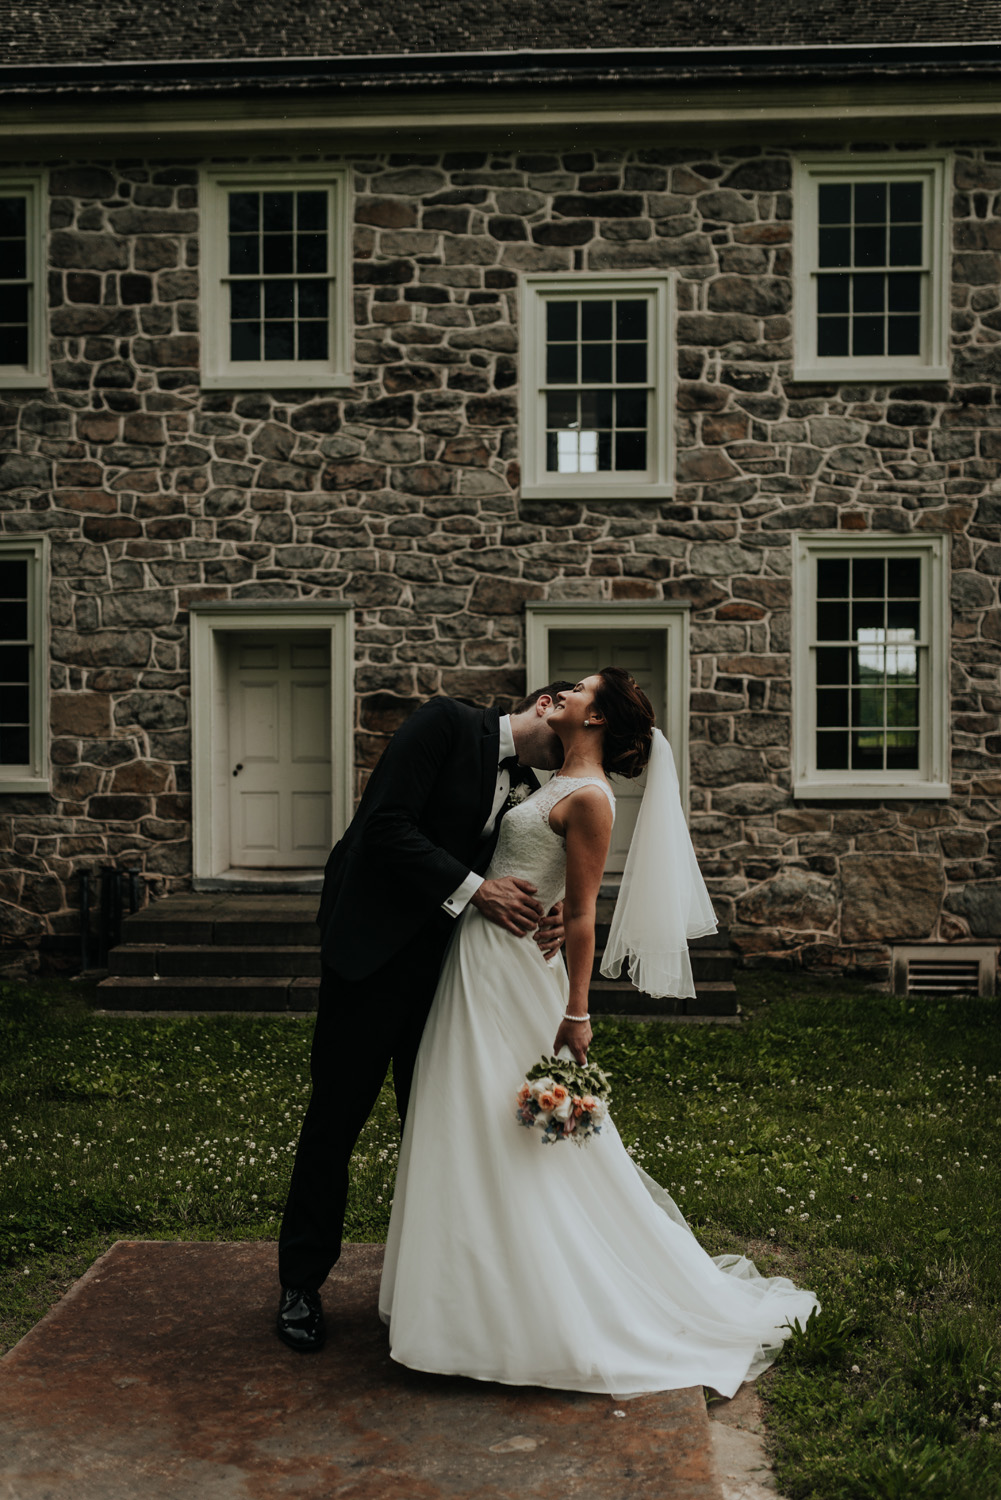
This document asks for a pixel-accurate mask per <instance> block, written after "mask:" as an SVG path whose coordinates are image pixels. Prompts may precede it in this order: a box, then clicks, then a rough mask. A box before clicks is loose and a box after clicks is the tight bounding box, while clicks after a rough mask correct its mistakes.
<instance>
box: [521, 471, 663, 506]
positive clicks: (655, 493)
mask: <svg viewBox="0 0 1001 1500" xmlns="http://www.w3.org/2000/svg"><path fill="white" fill-rule="evenodd" d="M673 494H674V485H673V484H667V483H653V482H650V481H647V482H641V483H636V484H628V483H621V482H620V483H618V484H617V483H615V481H614V480H605V481H602V479H601V476H600V475H599V476H597V477H596V480H595V482H594V483H593V484H591V483H588V482H587V481H582V480H580V479H579V478H578V477H577V476H576V475H574V476H573V477H572V478H567V479H565V480H560V481H554V482H551V483H548V484H546V483H538V484H535V483H531V482H527V483H523V484H522V486H521V497H522V499H523V500H598V501H600V500H667V499H670V497H671V496H672V495H673Z"/></svg>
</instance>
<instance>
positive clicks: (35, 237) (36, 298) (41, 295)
mask: <svg viewBox="0 0 1001 1500" xmlns="http://www.w3.org/2000/svg"><path fill="white" fill-rule="evenodd" d="M46 187H47V184H46V178H45V174H44V173H41V172H33V173H31V174H30V175H28V174H27V173H21V172H2V173H0V194H8V193H16V194H23V195H24V197H25V198H26V199H27V230H28V233H27V241H28V243H27V265H26V267H25V270H26V271H27V281H28V362H27V364H25V365H2V364H0V388H4V389H7V390H11V389H13V390H22V391H23V390H35V389H37V388H38V387H47V386H48V383H49V374H48V365H47V361H46V347H45V344H46V306H47V303H48V297H47V288H46V276H45V261H46V254H45V243H46V242H45V203H46V196H47V195H46Z"/></svg>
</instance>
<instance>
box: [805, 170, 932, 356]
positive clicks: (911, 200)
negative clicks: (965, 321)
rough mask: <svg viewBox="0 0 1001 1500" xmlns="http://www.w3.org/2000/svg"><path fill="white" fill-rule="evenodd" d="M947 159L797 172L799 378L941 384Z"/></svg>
mask: <svg viewBox="0 0 1001 1500" xmlns="http://www.w3.org/2000/svg"><path fill="white" fill-rule="evenodd" d="M945 189H946V160H945V158H944V157H921V158H916V157H910V156H903V155H901V156H895V155H894V156H880V157H865V158H861V159H860V158H856V157H853V156H836V157H834V156H831V157H826V156H825V157H817V158H803V159H801V160H799V161H798V162H797V163H796V165H795V170H794V176H793V195H794V197H793V201H794V212H795V239H794V249H795V267H796V272H795V274H796V286H795V322H796V366H795V372H794V374H795V378H796V379H797V380H829V379H831V378H832V377H843V378H846V379H850V380H859V379H864V380H903V381H907V380H937V379H944V378H946V377H947V376H948V363H947V349H948V345H947V336H948V286H947V278H946V266H947V259H946V256H947V244H948V237H947V219H948V207H947V203H946V192H945Z"/></svg>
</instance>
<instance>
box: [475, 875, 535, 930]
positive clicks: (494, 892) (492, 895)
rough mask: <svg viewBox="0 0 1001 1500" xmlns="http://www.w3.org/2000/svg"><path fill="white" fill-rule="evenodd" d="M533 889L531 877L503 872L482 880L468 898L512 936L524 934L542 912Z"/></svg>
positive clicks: (489, 919)
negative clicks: (526, 877)
mask: <svg viewBox="0 0 1001 1500" xmlns="http://www.w3.org/2000/svg"><path fill="white" fill-rule="evenodd" d="M535 891H536V887H535V886H534V885H533V884H532V882H531V881H530V880H521V879H520V878H519V877H518V876H517V875H502V876H501V878H500V879H499V880H484V882H483V884H482V885H481V886H480V887H479V889H478V890H477V891H476V892H475V894H474V895H473V896H472V897H471V901H472V905H473V906H475V907H476V908H477V910H478V911H481V912H482V913H483V915H484V916H485V917H486V918H487V920H488V921H489V922H496V924H497V926H498V927H504V928H505V929H506V930H507V931H508V932H513V933H514V935H515V937H524V935H525V933H526V932H532V931H533V930H534V929H535V928H536V927H537V926H538V924H539V920H540V918H541V917H542V915H543V911H542V907H541V906H540V905H539V903H538V901H536V900H534V899H533V898H534V896H535Z"/></svg>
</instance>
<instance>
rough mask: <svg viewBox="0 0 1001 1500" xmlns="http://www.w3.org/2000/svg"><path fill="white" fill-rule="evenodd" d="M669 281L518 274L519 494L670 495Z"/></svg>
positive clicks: (664, 278)
mask: <svg viewBox="0 0 1001 1500" xmlns="http://www.w3.org/2000/svg"><path fill="white" fill-rule="evenodd" d="M670 286H671V278H670V276H669V275H659V276H649V275H648V276H630V275H619V274H617V273H614V272H613V273H604V272H603V273H595V274H592V275H587V274H580V273H574V272H569V273H566V274H563V275H558V276H543V275H532V276H526V277H524V279H523V283H522V320H521V321H522V329H523V337H524V350H523V359H522V382H523V388H522V413H523V424H524V434H523V435H524V445H523V454H522V471H523V472H522V494H523V495H524V496H525V498H526V499H545V498H547V497H551V498H567V497H569V496H585V495H591V496H603V497H605V498H606V499H628V498H637V497H643V496H647V497H649V498H651V499H653V498H659V497H661V496H664V495H669V494H670V493H671V490H672V484H671V478H672V475H671V449H670V435H671V429H672V424H671V422H670V421H669V419H668V391H669V378H668V370H669V343H670V296H669V292H670Z"/></svg>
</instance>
